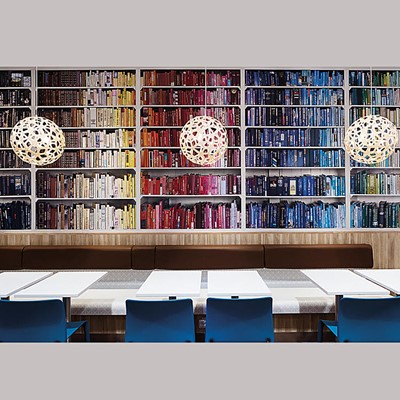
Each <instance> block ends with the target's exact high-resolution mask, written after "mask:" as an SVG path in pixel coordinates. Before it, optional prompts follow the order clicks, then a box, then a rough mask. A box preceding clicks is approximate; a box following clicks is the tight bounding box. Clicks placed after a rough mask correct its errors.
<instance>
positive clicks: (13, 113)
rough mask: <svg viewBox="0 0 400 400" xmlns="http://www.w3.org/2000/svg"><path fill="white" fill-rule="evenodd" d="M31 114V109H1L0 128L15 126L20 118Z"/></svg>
mask: <svg viewBox="0 0 400 400" xmlns="http://www.w3.org/2000/svg"><path fill="white" fill-rule="evenodd" d="M30 116H31V110H29V109H26V110H25V109H15V108H13V109H10V110H0V128H13V127H14V125H15V124H16V123H17V122H18V121H19V120H21V119H24V118H26V117H30Z"/></svg>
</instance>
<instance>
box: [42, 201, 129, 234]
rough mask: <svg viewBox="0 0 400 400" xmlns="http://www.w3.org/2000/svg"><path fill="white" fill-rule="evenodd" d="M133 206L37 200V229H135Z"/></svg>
mask: <svg viewBox="0 0 400 400" xmlns="http://www.w3.org/2000/svg"><path fill="white" fill-rule="evenodd" d="M135 219H136V217H135V206H134V205H132V204H126V205H124V206H122V207H121V206H120V207H117V206H114V205H108V204H92V205H88V204H57V205H53V204H51V203H46V202H39V203H38V206H37V228H38V229H71V230H74V229H78V230H81V229H85V230H86V229H90V230H126V229H135V226H136V222H135Z"/></svg>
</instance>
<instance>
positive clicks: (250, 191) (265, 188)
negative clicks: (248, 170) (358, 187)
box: [246, 175, 346, 197]
mask: <svg viewBox="0 0 400 400" xmlns="http://www.w3.org/2000/svg"><path fill="white" fill-rule="evenodd" d="M345 192H346V183H345V178H344V176H335V175H319V176H314V175H303V176H290V177H289V176H265V175H261V176H260V175H254V176H249V177H247V178H246V195H247V196H264V197H266V196H345Z"/></svg>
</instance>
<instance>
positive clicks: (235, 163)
mask: <svg viewBox="0 0 400 400" xmlns="http://www.w3.org/2000/svg"><path fill="white" fill-rule="evenodd" d="M140 160H141V166H142V168H160V167H162V168H179V167H200V166H199V165H197V164H194V163H193V162H191V161H189V160H188V159H187V158H186V157H185V156H184V155H183V153H182V151H181V150H178V149H177V150H142V151H141V154H140ZM205 167H238V168H239V167H240V149H227V150H226V151H225V153H224V156H223V157H222V158H221V159H219V160H218V161H216V162H215V163H213V164H211V165H206V166H205Z"/></svg>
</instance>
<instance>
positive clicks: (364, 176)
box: [350, 171, 400, 194]
mask: <svg viewBox="0 0 400 400" xmlns="http://www.w3.org/2000/svg"><path fill="white" fill-rule="evenodd" d="M350 189H351V193H354V194H400V174H388V173H385V172H378V173H372V172H368V171H359V172H357V173H355V174H354V175H351V176H350Z"/></svg>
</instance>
